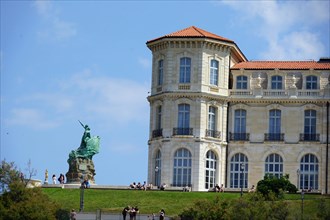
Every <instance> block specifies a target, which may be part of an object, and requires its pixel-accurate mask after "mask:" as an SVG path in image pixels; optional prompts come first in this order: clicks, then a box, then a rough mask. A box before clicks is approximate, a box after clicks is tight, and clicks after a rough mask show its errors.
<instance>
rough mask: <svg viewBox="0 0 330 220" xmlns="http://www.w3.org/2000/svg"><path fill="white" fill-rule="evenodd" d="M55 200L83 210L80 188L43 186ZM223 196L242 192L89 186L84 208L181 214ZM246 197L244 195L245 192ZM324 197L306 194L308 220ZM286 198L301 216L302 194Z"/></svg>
mask: <svg viewBox="0 0 330 220" xmlns="http://www.w3.org/2000/svg"><path fill="white" fill-rule="evenodd" d="M42 190H43V192H44V193H46V194H47V195H48V196H49V197H50V198H51V199H52V200H54V201H57V202H58V203H59V204H61V205H62V208H64V209H67V210H70V209H72V208H74V209H76V210H79V206H80V190H79V189H61V188H43V189H42ZM216 196H220V197H221V198H227V199H234V198H239V197H240V193H221V194H219V193H207V192H189V193H188V192H169V191H138V190H101V189H87V190H85V193H84V201H85V203H84V211H86V212H95V211H96V210H97V209H101V210H102V211H103V212H113V213H120V212H121V211H122V209H123V208H124V207H125V206H127V205H129V206H138V207H139V209H140V213H143V214H150V213H155V212H159V210H161V209H165V211H166V214H167V215H168V216H177V215H179V214H180V213H181V212H182V211H183V210H184V209H185V208H187V207H191V206H193V204H194V202H195V201H196V200H201V199H214V198H215V197H216ZM243 196H244V195H243ZM321 198H324V199H326V202H327V204H328V206H329V205H330V197H329V196H328V197H326V196H322V195H313V194H305V196H304V219H316V213H317V210H318V208H317V205H318V204H319V201H320V199H321ZM285 199H286V200H287V202H288V205H289V209H290V219H300V216H301V196H300V194H286V195H285Z"/></svg>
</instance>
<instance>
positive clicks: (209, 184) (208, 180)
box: [205, 150, 217, 189]
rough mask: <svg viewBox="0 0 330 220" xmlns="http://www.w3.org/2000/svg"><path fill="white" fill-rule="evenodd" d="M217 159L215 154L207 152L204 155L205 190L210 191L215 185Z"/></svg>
mask: <svg viewBox="0 0 330 220" xmlns="http://www.w3.org/2000/svg"><path fill="white" fill-rule="evenodd" d="M216 170H217V157H216V155H215V153H214V152H213V151H211V150H209V151H208V152H207V153H206V165H205V189H212V188H213V187H215V183H216Z"/></svg>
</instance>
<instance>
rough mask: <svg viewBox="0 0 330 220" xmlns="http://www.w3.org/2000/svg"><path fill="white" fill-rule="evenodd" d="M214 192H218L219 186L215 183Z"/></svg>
mask: <svg viewBox="0 0 330 220" xmlns="http://www.w3.org/2000/svg"><path fill="white" fill-rule="evenodd" d="M214 191H215V192H220V186H219V185H218V184H216V185H215V190H214Z"/></svg>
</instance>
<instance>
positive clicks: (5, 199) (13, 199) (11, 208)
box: [0, 161, 60, 220]
mask: <svg viewBox="0 0 330 220" xmlns="http://www.w3.org/2000/svg"><path fill="white" fill-rule="evenodd" d="M29 164H30V162H29ZM32 171H33V170H32ZM33 172H34V171H33ZM33 172H30V174H31V175H32V174H33ZM20 173H21V172H19V171H18V169H17V168H16V166H15V165H14V163H13V162H11V163H7V162H6V161H2V163H1V168H0V186H1V195H0V219H8V220H11V219H15V220H20V219H22V220H23V219H50V220H51V219H56V214H57V213H58V210H59V208H60V206H59V205H58V204H57V203H55V202H52V201H51V200H50V199H49V198H48V196H47V195H45V194H44V193H42V191H41V189H40V188H32V189H30V188H27V187H26V184H27V182H26V181H24V179H22V178H21V176H20V175H21V174H20ZM30 177H31V176H30Z"/></svg>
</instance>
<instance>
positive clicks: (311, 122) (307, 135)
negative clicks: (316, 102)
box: [304, 110, 316, 141]
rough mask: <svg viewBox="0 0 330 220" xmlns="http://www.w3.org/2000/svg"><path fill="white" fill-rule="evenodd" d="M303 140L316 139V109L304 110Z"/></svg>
mask: <svg viewBox="0 0 330 220" xmlns="http://www.w3.org/2000/svg"><path fill="white" fill-rule="evenodd" d="M304 140H305V141H313V140H316V111H315V110H306V111H305V119H304Z"/></svg>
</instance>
